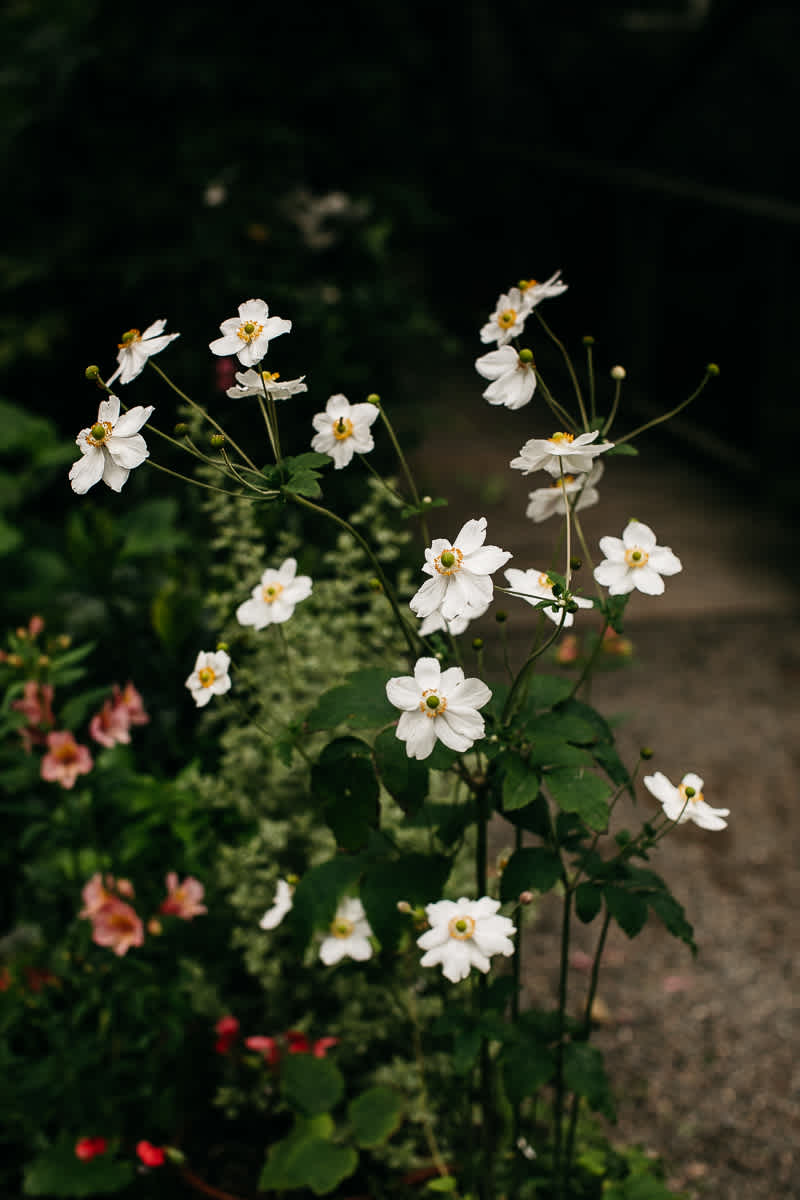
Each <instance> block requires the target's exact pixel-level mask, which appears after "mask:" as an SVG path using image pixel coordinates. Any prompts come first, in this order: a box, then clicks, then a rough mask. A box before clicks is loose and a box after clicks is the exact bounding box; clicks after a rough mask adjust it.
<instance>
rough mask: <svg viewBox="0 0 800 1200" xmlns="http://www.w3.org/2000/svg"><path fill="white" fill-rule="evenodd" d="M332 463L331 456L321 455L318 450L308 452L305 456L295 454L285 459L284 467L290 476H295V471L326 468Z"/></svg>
mask: <svg viewBox="0 0 800 1200" xmlns="http://www.w3.org/2000/svg"><path fill="white" fill-rule="evenodd" d="M331 462H333V459H332V458H331V456H330V454H321V453H320V452H319V451H318V450H306V451H305V453H303V454H293V455H290V456H289V458H284V459H283V466H284V467H285V469H286V470H287V471H288V472H289V475H293V474H294V472H295V470H305V469H308V468H314V469H316V468H317V467H326V466H327V465H328V463H331Z"/></svg>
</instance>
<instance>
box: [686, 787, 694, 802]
mask: <svg viewBox="0 0 800 1200" xmlns="http://www.w3.org/2000/svg"><path fill="white" fill-rule="evenodd" d="M684 795H685V796H686V799H687V800H691V799H692V797H693V796H696V795H697V792H696V791H695V790H694V788H693V787H687V788H684Z"/></svg>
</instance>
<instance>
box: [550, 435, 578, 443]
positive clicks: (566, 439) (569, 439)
mask: <svg viewBox="0 0 800 1200" xmlns="http://www.w3.org/2000/svg"><path fill="white" fill-rule="evenodd" d="M550 441H551V442H574V441H575V434H574V433H554V434H553V436H552V437H551V438H550Z"/></svg>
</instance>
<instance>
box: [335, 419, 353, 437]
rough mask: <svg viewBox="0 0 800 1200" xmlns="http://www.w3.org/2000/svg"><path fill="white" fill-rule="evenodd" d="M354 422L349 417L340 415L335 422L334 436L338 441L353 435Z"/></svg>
mask: <svg viewBox="0 0 800 1200" xmlns="http://www.w3.org/2000/svg"><path fill="white" fill-rule="evenodd" d="M352 434H353V422H352V421H351V420H350V419H349V418H348V417H339V418H338V420H336V421H334V422H333V436H334V437H335V438H336V440H337V442H343V441H344V440H345V438H349V437H352Z"/></svg>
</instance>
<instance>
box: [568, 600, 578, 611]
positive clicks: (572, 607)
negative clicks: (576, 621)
mask: <svg viewBox="0 0 800 1200" xmlns="http://www.w3.org/2000/svg"><path fill="white" fill-rule="evenodd" d="M577 611H578V605H577V604H576V603H575V601H574V600H570V602H569V604H567V612H568V613H576V612H577Z"/></svg>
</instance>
